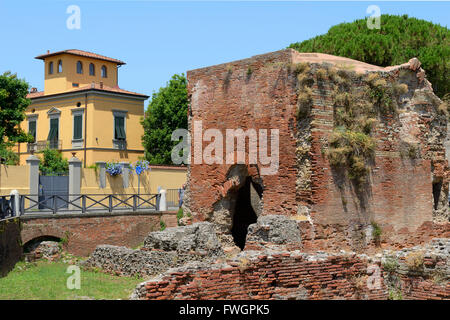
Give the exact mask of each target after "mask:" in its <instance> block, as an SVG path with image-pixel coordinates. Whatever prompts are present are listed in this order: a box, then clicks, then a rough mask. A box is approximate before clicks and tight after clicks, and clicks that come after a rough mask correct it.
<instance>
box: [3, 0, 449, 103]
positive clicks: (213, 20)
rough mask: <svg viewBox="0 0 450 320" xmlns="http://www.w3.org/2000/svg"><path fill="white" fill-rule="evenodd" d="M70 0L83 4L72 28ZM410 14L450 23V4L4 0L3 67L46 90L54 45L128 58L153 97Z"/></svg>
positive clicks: (136, 79)
mask: <svg viewBox="0 0 450 320" xmlns="http://www.w3.org/2000/svg"><path fill="white" fill-rule="evenodd" d="M69 5H77V6H79V8H80V10H81V28H80V29H73V30H70V29H68V28H67V26H66V21H67V19H68V18H69V16H70V14H68V13H66V10H67V7H68V6H69ZM369 5H378V6H379V7H380V10H381V13H382V14H384V13H389V14H408V15H409V16H413V17H417V18H420V19H425V20H429V21H432V22H434V23H439V24H441V25H443V26H447V27H448V26H449V20H450V2H426V1H424V2H385V1H381V2H380V1H369V2H313V1H310V2H301V1H290V2H259V1H247V2H243V1H242V2H238V1H223V2H218V1H197V2H191V1H181V2H174V1H165V2H156V1H145V0H140V1H112V0H97V1H92V0H70V1H65V0H47V1H40V0H34V1H23V0H22V1H19V0H0V43H1V47H0V48H1V50H0V72H3V71H6V70H11V71H12V72H14V73H17V74H18V76H19V77H20V78H25V79H26V80H27V81H28V82H29V83H30V85H31V86H33V87H37V88H38V89H39V90H43V88H44V67H43V62H42V61H41V60H36V59H34V57H35V56H37V55H39V54H42V53H46V51H47V50H50V51H52V52H53V51H59V50H64V49H80V50H86V51H92V52H95V53H99V54H103V55H106V56H109V57H113V58H117V59H120V60H123V61H125V62H126V63H127V64H126V65H124V66H122V67H121V68H120V69H119V86H120V87H121V88H123V89H126V90H131V91H136V92H139V93H144V94H148V95H151V94H152V92H154V91H157V90H158V89H159V88H160V87H161V86H163V85H165V83H166V82H167V81H168V80H169V79H170V77H171V76H172V75H173V74H174V73H183V72H184V73H185V72H186V70H191V69H195V68H200V67H206V66H209V65H214V64H219V63H224V62H228V61H233V60H237V59H243V58H247V57H250V56H252V55H255V54H262V53H266V52H270V51H276V50H279V49H283V48H285V47H287V46H288V45H289V44H290V43H292V42H297V41H302V40H305V39H309V38H311V37H313V36H315V35H319V34H323V33H326V32H327V30H328V29H329V28H330V27H331V26H333V25H335V24H338V23H341V22H351V21H353V20H355V19H360V18H364V17H367V16H368V14H367V13H366V9H367V7H368V6H369Z"/></svg>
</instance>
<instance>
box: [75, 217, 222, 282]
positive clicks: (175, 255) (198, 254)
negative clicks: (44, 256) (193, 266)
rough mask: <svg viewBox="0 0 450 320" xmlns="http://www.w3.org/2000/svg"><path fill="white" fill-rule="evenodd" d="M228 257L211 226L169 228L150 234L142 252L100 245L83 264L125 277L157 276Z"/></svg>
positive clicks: (196, 225)
mask: <svg viewBox="0 0 450 320" xmlns="http://www.w3.org/2000/svg"><path fill="white" fill-rule="evenodd" d="M221 256H224V252H223V250H222V247H221V246H220V243H219V240H218V238H217V236H216V233H215V232H214V227H213V226H212V224H211V223H207V222H203V223H195V224H193V225H189V226H182V227H174V228H167V229H165V230H164V231H154V232H150V233H149V234H148V236H147V237H146V238H145V240H144V243H143V246H142V247H141V248H140V249H136V250H133V249H130V248H126V247H119V246H111V245H100V246H98V247H97V248H96V249H95V251H94V252H93V253H92V254H91V255H90V257H89V259H87V260H86V261H85V263H83V266H84V267H87V268H100V269H102V270H103V271H105V272H107V273H112V274H117V275H125V276H141V277H148V276H155V275H158V274H160V273H161V272H164V271H166V270H167V269H169V268H172V267H178V266H182V265H184V264H186V263H188V262H192V261H201V262H208V263H213V262H214V261H215V260H216V259H217V258H218V257H221Z"/></svg>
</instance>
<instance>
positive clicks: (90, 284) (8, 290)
mask: <svg viewBox="0 0 450 320" xmlns="http://www.w3.org/2000/svg"><path fill="white" fill-rule="evenodd" d="M68 266H69V264H67V263H63V262H47V261H38V262H36V263H26V262H19V263H17V264H16V266H15V268H14V270H12V271H11V272H10V273H9V274H8V275H7V276H6V277H4V278H0V300H15V299H23V300H31V299H38V300H54V299H57V300H75V299H128V298H129V296H130V294H131V292H132V291H133V290H134V288H135V287H136V285H137V284H138V283H140V282H142V281H143V279H139V278H129V277H118V276H112V275H107V274H104V273H101V272H95V271H85V270H83V269H81V282H80V289H68V288H67V285H66V283H67V279H68V278H69V277H70V276H71V275H72V274H70V273H66V271H67V267H68Z"/></svg>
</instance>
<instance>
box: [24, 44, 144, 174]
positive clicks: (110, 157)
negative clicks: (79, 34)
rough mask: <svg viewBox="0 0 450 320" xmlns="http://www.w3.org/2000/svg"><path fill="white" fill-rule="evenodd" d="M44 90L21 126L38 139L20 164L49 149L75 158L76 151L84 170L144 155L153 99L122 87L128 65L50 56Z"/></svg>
mask: <svg viewBox="0 0 450 320" xmlns="http://www.w3.org/2000/svg"><path fill="white" fill-rule="evenodd" d="M36 59H41V60H43V61H44V70H45V71H44V73H45V82H44V91H41V92H38V91H37V90H36V89H34V88H33V89H32V90H31V92H30V93H29V94H28V98H29V99H31V101H32V103H31V105H30V106H29V107H28V108H27V110H26V121H24V122H23V123H22V124H21V127H22V128H23V129H24V130H25V131H27V132H29V133H31V134H32V135H33V136H34V137H35V142H34V143H28V144H27V143H20V144H18V145H17V146H16V151H17V152H18V153H19V155H20V164H25V160H26V159H27V158H28V156H29V155H30V153H31V151H34V152H35V153H39V151H42V150H43V149H45V148H46V147H47V146H49V147H50V148H53V149H58V150H60V151H61V152H62V154H63V156H64V157H66V158H70V157H71V156H72V153H73V152H76V156H77V157H78V158H79V159H81V160H82V161H83V163H84V166H90V165H92V164H94V163H95V162H97V161H123V162H133V161H135V160H137V159H138V157H142V156H143V155H144V148H143V146H142V143H141V136H142V135H143V133H144V130H143V127H142V125H141V124H140V119H141V117H143V116H144V101H145V100H146V99H147V98H148V96H146V95H144V94H139V93H135V92H131V91H127V90H123V89H121V88H119V86H118V68H119V67H120V66H122V65H124V64H125V63H124V62H123V61H120V60H117V59H113V58H108V57H105V56H102V55H99V54H95V53H91V52H86V51H81V50H64V51H58V52H53V53H50V52H47V53H46V54H43V55H39V56H37V57H36Z"/></svg>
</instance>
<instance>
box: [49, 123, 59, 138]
mask: <svg viewBox="0 0 450 320" xmlns="http://www.w3.org/2000/svg"><path fill="white" fill-rule="evenodd" d="M58 123H59V120H58V119H50V132H49V134H48V138H47V140H58Z"/></svg>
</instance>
